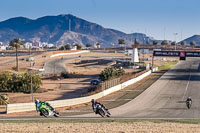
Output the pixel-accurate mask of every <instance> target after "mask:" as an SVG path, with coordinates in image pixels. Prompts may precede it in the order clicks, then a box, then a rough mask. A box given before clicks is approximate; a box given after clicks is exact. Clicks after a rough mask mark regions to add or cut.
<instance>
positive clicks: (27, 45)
mask: <svg viewBox="0 0 200 133" xmlns="http://www.w3.org/2000/svg"><path fill="white" fill-rule="evenodd" d="M32 47H33V44H32V43H30V42H26V43H25V44H24V48H25V49H30V48H32Z"/></svg>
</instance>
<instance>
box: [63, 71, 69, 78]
mask: <svg viewBox="0 0 200 133" xmlns="http://www.w3.org/2000/svg"><path fill="white" fill-rule="evenodd" d="M69 76H70V74H69V73H68V72H61V77H63V78H69Z"/></svg>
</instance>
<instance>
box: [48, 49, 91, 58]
mask: <svg viewBox="0 0 200 133" xmlns="http://www.w3.org/2000/svg"><path fill="white" fill-rule="evenodd" d="M88 52H90V51H89V50H84V51H79V52H73V53H59V54H54V55H51V56H50V58H53V57H56V56H62V55H74V54H81V53H88Z"/></svg>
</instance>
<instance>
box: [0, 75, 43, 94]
mask: <svg viewBox="0 0 200 133" xmlns="http://www.w3.org/2000/svg"><path fill="white" fill-rule="evenodd" d="M31 76H32V87H33V92H36V91H37V90H38V89H39V88H40V85H41V84H42V81H41V79H40V77H39V75H37V74H35V73H33V74H32V75H31V74H30V73H12V72H4V73H2V74H1V75H0V92H24V93H30V92H31V87H30V86H31Z"/></svg>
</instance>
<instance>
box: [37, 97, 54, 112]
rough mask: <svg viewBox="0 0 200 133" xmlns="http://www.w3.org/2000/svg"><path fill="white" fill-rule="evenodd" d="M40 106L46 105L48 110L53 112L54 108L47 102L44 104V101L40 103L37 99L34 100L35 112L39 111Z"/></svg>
mask: <svg viewBox="0 0 200 133" xmlns="http://www.w3.org/2000/svg"><path fill="white" fill-rule="evenodd" d="M41 104H46V105H47V106H49V108H50V110H51V111H53V110H54V108H53V107H52V106H51V105H50V104H49V103H48V102H46V101H40V100H38V99H35V106H36V111H37V112H38V111H39V109H40V105H41ZM40 115H41V114H40Z"/></svg>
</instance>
